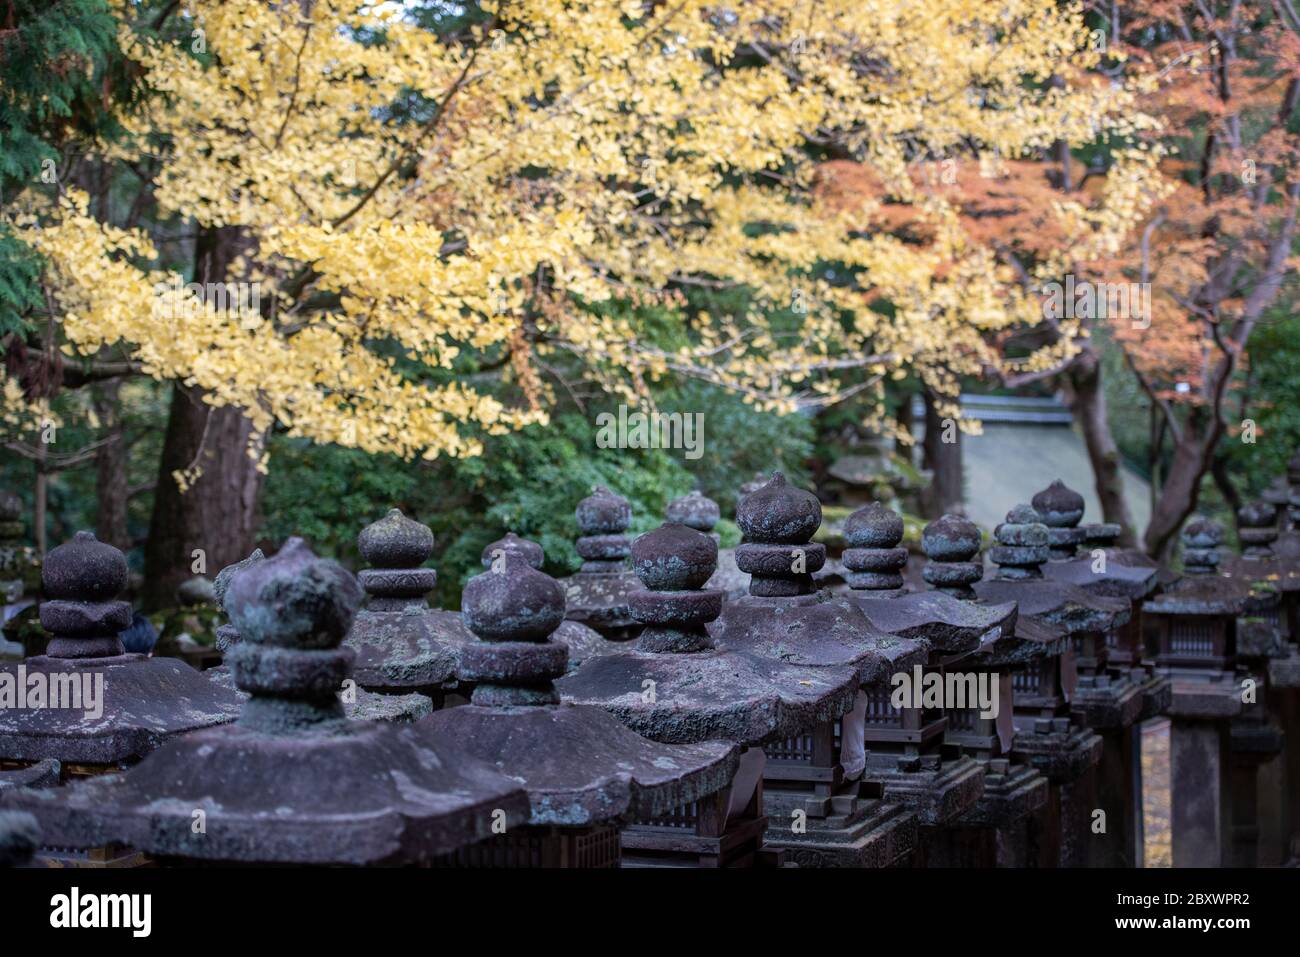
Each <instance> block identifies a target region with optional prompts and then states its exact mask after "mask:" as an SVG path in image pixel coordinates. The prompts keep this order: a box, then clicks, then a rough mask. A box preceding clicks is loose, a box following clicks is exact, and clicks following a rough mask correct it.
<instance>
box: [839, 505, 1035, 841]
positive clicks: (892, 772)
mask: <svg viewBox="0 0 1300 957" xmlns="http://www.w3.org/2000/svg"><path fill="white" fill-rule="evenodd" d="M844 537H845V544H846V546H847V547H846V548H845V551H844V555H843V563H844V567H845V569H847V574H846V580H847V582H848V584H849V587H850V589H851V591H850V592H849V594H848V595H847V596H846V598H847V599H848V600H849V601H850V602H852V603H853V604H855V605H856V606H857V607H858V608H859V609H860V610H861V611H862V612H863V614H865V615H866V616H867V618H868V620H869V621H870V622H871V623H872V624H873V625H874V626H875V627H876V628H878V629H880V630H881V631H885V632H888V633H890V634H893V635H895V636H898V637H900V638H906V639H911V640H917V641H923V642H925V644H926V646H927V648H928V649H929V651H928V655H927V658H926V661H925V662H924V667H918V666H915V665H914V666H913V668H912V669H911V671H912V674H911V675H907V674H906V673H904V677H908V678H910V679H911V682H912V684H914V685H915V684H916V683H917V682H925V681H933V680H936V679H937V680H939V681H943V680H945V679H944V675H945V674H946V673H947V672H949V671H950V670H951V669H955V668H957V667H959V666H960V664H961V663H962V662H964V661H965V659H966V657H967V656H969V655H971V654H972V653H974V652H976V651H977V650H978V649H980V648H981V647H982V646H984V645H985V643H986V642H989V641H992V640H994V639H995V638H996V637H997V636H999V635H1001V634H1002V633H1004V632H1009V631H1010V629H1011V628H1012V626H1013V625H1014V623H1015V620H1016V607H1015V605H1014V604H1013V603H1004V604H1000V605H978V604H975V603H973V602H968V601H963V600H962V599H961V598H959V597H957V595H969V594H970V593H969V590H968V588H967V587H966V586H967V585H969V583H970V582H971V581H974V580H975V579H977V578H978V576H979V569H978V566H977V565H975V564H974V563H971V562H969V561H968V559H969V558H970V557H971V556H973V555H974V553H975V552H976V551H977V550H978V548H979V534H978V531H977V530H976V529H975V528H974V526H973V525H970V524H969V523H967V522H965V520H963V519H960V518H958V517H957V516H945V517H944V518H941V519H938V520H936V521H935V522H932V523H931V524H930V525H929V526H927V527H926V529H925V532H924V534H923V535H922V546H923V547H924V548H925V550H926V552H927V554H928V555H930V557H931V558H932V559H934V561H932V562H931V563H930V564H928V565H927V566H926V569H925V576H926V578H927V580H929V581H931V582H933V583H935V584H936V585H942V586H943V588H944V589H951V590H952V591H954V592H955V593H956V595H954V594H949V593H948V592H947V591H939V590H935V591H928V592H916V593H909V592H908V591H907V590H906V588H905V586H904V581H903V577H902V571H903V568H904V566H905V563H906V559H907V553H906V550H905V549H903V548H902V547H900V545H899V543H900V542H901V541H902V537H903V522H902V519H901V518H900V517H899V516H898V515H897V514H896V513H895V512H893V510H892V509H889V508H887V507H885V506H884V505H881V504H879V503H873V504H871V505H867V506H864V507H863V508H861V509H859V510H857V511H856V512H854V513H853V514H852V515H850V516H849V517H848V519H846V521H845V523H844ZM897 674H899V673H898V672H895V675H897ZM893 677H894V676H891V682H890V685H889V686H885V687H877V688H874V689H871V690H870V691H868V694H867V699H868V700H867V713H866V720H865V738H866V749H867V769H866V772H865V774H864V775H863V781H864V785H863V790H864V793H876V794H879V795H880V796H882V797H884V798H885V800H887V801H896V802H898V803H901V804H903V805H904V806H905V807H907V808H908V809H909V810H911V811H913V812H914V813H915V814H916V815H917V817H918V819H919V821H920V824H921V837H920V844H921V847H920V855H919V857H920V859H921V860H922V861H924V860H925V859H926V857H927V856H932V855H934V854H939V855H940V856H943V854H944V853H945V846H946V845H949V844H950V843H951V836H950V835H949V834H948V832H949V831H951V830H952V829H953V828H958V827H960V826H961V825H960V824H959V822H961V821H962V820H963V819H964V818H965V817H966V816H967V815H968V814H970V812H972V811H973V810H974V809H975V808H976V806H977V805H978V804H979V803H980V801H981V800H983V798H984V793H985V787H986V775H985V768H984V766H983V765H982V764H981V763H980V762H979V761H977V760H976V759H975V758H973V757H971V756H970V755H969V754H968V753H966V751H965V750H963V748H962V747H960V745H959V744H958V743H957V740H956V738H955V737H954V735H957V734H958V733H959V729H958V727H957V725H956V724H955V723H954V720H953V719H954V715H953V714H952V713H950V712H949V710H948V709H946V708H945V707H943V706H942V705H938V706H934V705H926V704H924V702H922V704H919V705H918V704H914V703H911V702H907V703H904V704H903V705H902V706H901V707H896V706H895V703H894V701H893V690H892V687H893V680H892V679H893ZM981 844H982V842H981ZM985 850H988V849H987V848H986V847H981V848H980V851H985ZM976 853H977V855H978V854H979V852H978V851H977V852H976ZM993 858H994V855H993V853H992V852H989V853H988V854H987V855H984V856H983V858H982V860H981V862H982V863H986V864H992V863H993Z"/></svg>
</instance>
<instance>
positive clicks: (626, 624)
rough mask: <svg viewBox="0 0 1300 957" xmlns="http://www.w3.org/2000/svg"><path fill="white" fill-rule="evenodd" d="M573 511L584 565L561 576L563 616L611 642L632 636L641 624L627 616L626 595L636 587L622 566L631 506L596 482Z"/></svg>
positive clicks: (625, 552)
mask: <svg viewBox="0 0 1300 957" xmlns="http://www.w3.org/2000/svg"><path fill="white" fill-rule="evenodd" d="M573 514H574V517H575V518H576V519H577V521H578V534H579V538H578V541H577V548H578V556H579V557H580V558H581V559H582V560H583V563H582V568H580V569H579V570H578V573H577V574H576V575H572V576H570V577H569V578H566V579H563V580H562V582H563V584H564V586H565V607H566V611H565V615H567V616H568V618H569V620H570V621H576V622H580V623H581V624H584V625H587V626H588V627H590V628H593V629H595V630H596V631H598V632H600V633H601V634H602V635H603V636H605V637H606V638H608V639H610V640H611V641H628V640H630V639H632V638H635V637H636V636H637V635H638V634H639V633H640V630H641V628H640V625H639V623H638V622H637V621H636V619H635V618H633V617H632V612H631V609H630V608H629V606H628V596H629V595H630V594H631V593H632V592H634V591H636V590H637V589H638V588H639V587H640V586H639V585H638V584H637V580H636V576H635V575H633V574H632V573H631V572H630V571H629V570H628V567H627V557H628V553H629V551H628V550H629V543H628V538H627V530H628V528H630V527H631V525H632V506H631V505H630V504H629V503H628V500H627V499H625V498H623V496H621V495H616V494H615V493H613V492H611V491H610V490H609V489H607V488H606V487H605V486H603V485H597V486H595V487H594V488H593V489H592V491H591V494H590V495H589V496H587V497H586V498H584V499H583V500H582V501H581V502H579V503H578V507H577V508H576V509H574V512H573Z"/></svg>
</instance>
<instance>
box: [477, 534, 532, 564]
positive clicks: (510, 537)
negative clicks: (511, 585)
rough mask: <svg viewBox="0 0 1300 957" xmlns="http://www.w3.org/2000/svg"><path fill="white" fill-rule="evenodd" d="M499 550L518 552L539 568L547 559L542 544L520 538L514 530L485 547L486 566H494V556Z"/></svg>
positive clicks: (483, 559) (484, 559) (483, 557)
mask: <svg viewBox="0 0 1300 957" xmlns="http://www.w3.org/2000/svg"><path fill="white" fill-rule="evenodd" d="M498 551H502V552H518V553H519V554H520V555H522V556H523V558H524V560H525V561H526V562H528V564H529V565H530V566H532V567H533V568H537V569H540V568H541V567H542V563H543V562H544V561H546V554H545V552H543V551H542V546H541V545H538V544H537V543H536V542H532V541H529V540H528V539H526V538H520V537H519V536H518V535H516V534H515V533H514V532H506V534H505V536H504V537H502V538H498V539H497V540H496V541H495V542H492V543H491V544H490V545H488V546H487V547H486V548H484V549H483V555H482V561H483V567H484V568H490V567H492V561H493V558H494V557H495V556H496V554H497V552H498Z"/></svg>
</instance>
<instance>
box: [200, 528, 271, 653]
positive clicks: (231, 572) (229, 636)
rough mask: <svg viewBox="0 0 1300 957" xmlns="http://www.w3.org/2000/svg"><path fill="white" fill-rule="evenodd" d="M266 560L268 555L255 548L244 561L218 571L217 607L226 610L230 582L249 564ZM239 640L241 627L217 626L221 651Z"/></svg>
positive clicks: (214, 589) (215, 586) (214, 587)
mask: <svg viewBox="0 0 1300 957" xmlns="http://www.w3.org/2000/svg"><path fill="white" fill-rule="evenodd" d="M264 561H266V555H265V554H263V552H262V550H261V549H260V548H255V549H253V553H252V554H251V555H249V556H248V557H247V558H245V559H243V560H242V561H238V562H235V563H234V564H233V565H227V566H226V567H225V568H223V569H221V571H219V572H217V575H216V577H215V578H214V579H213V580H212V596H213V598H214V600H215V601H216V603H217V607H218V608H220V609H221V610H222V611H225V610H226V592H227V591H229V590H230V583H231V582H232V581H233V580H234V578H235V576H236V575H238V574H239V573H240V572H241V571H243V570H244V569H245V568H247V567H248V566H249V565H256V564H257V563H258V562H264ZM238 641H239V629H238V628H236V627H235V626H234V625H232V624H229V623H227V624H224V625H218V626H217V649H218V650H220V651H221V652H223V653H224V652H227V651H229V650H230V648H231V646H233V645H234V644H235V643H236V642H238Z"/></svg>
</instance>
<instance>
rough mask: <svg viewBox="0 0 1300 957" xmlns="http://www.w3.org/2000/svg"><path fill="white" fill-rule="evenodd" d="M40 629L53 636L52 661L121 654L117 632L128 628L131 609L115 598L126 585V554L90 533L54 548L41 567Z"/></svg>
mask: <svg viewBox="0 0 1300 957" xmlns="http://www.w3.org/2000/svg"><path fill="white" fill-rule="evenodd" d="M41 584H42V587H43V588H44V590H45V595H46V598H47V599H48V600H47V601H45V602H42V603H41V607H40V618H41V626H42V627H43V628H44V629H45V630H46V631H48V632H50V633H51V634H53V635H54V636H55V637H54V638H53V639H52V640H51V641H50V643H49V646H48V648H47V649H46V652H45V653H46V654H47V655H48V656H49V657H51V658H107V657H112V656H115V655H121V654H123V653H124V652H125V649H124V648H123V647H122V642H121V640H120V639H119V638H118V637H117V636H118V633H119V632H121V631H123V630H125V629H126V628H127V627H129V626H130V624H131V606H130V604H128V603H127V602H124V601H115V600H114V599H115V598H116V597H117V596H118V595H119V594H121V592H122V589H123V588H125V587H126V556H125V555H123V554H122V553H121V552H120V551H118V550H117V549H116V548H114V547H113V546H112V545H108V544H106V543H104V542H100V541H97V540H96V539H95V536H94V535H93V534H91V533H90V532H77V534H76V535H74V536H73V537H72V540H71V541H69V542H64V543H63V544H62V545H60V546H58V547H57V548H55V549H52V550H51V551H50V553H49V554H48V555H46V556H45V563H44V566H43V567H42V569H41Z"/></svg>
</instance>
